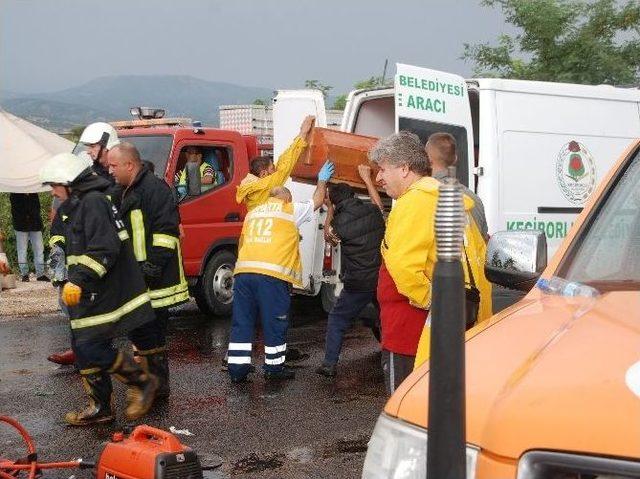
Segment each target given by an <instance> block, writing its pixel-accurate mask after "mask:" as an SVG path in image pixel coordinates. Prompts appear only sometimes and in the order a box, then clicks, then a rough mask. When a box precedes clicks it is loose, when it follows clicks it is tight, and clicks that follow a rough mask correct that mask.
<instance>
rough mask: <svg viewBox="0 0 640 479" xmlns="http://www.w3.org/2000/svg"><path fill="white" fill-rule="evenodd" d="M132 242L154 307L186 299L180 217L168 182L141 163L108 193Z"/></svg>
mask: <svg viewBox="0 0 640 479" xmlns="http://www.w3.org/2000/svg"><path fill="white" fill-rule="evenodd" d="M111 197H112V200H113V202H114V203H115V205H116V206H117V208H118V211H119V215H120V216H119V218H120V219H121V220H122V221H123V222H124V224H125V227H126V228H127V231H128V232H129V236H131V240H132V242H133V250H134V254H135V256H136V259H137V260H138V262H139V264H140V267H141V268H142V271H143V273H144V274H145V279H146V281H147V286H148V287H149V295H150V296H151V305H152V306H153V307H154V308H167V307H170V306H171V307H172V306H175V305H177V304H180V303H184V302H185V301H187V300H188V299H189V286H188V284H187V280H186V278H185V276H184V270H183V267H182V253H181V249H180V230H179V225H180V217H179V216H178V207H177V205H176V203H175V199H174V196H173V194H172V193H171V189H170V188H169V186H168V185H167V184H166V183H165V182H164V181H162V180H161V179H159V178H157V177H156V176H155V175H154V174H153V173H151V171H149V170H148V169H147V168H146V167H144V168H143V169H142V170H141V171H140V173H138V175H137V176H136V178H135V179H134V180H133V182H132V184H131V185H129V186H128V187H126V188H124V187H122V186H121V185H116V186H115V187H114V188H113V190H112V194H111Z"/></svg>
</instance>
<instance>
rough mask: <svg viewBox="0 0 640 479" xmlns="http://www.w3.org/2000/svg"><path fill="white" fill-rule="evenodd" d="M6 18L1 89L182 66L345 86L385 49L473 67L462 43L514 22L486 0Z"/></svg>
mask: <svg viewBox="0 0 640 479" xmlns="http://www.w3.org/2000/svg"><path fill="white" fill-rule="evenodd" d="M0 17H1V24H0V35H1V37H0V38H1V42H2V43H1V45H0V82H1V83H0V88H2V89H6V90H12V91H18V92H26V93H30V92H40V91H42V92H44V91H54V90H60V89H64V88H68V87H72V86H77V85H80V84H82V83H85V82H87V81H89V80H91V79H93V78H97V77H100V76H106V75H124V74H181V75H182V74H184V75H192V76H195V77H198V78H202V79H204V80H212V81H225V82H230V83H237V84H240V85H249V86H261V87H268V88H297V87H302V86H303V84H304V81H305V80H306V79H317V80H320V81H321V82H323V83H325V84H329V85H333V86H334V90H333V91H332V92H331V93H332V94H338V93H342V92H346V91H348V90H349V89H350V88H351V86H352V84H353V83H354V82H355V81H358V80H361V79H364V78H368V77H370V76H372V75H380V74H381V73H382V68H383V65H384V60H385V58H388V59H389V64H390V70H389V71H390V73H391V74H392V73H393V71H394V67H393V66H394V64H395V63H396V62H402V63H410V64H415V65H420V66H428V67H431V68H437V69H441V70H446V71H451V72H455V73H459V74H462V75H465V76H469V75H470V74H471V71H472V67H473V66H472V65H471V64H469V63H466V62H464V61H463V60H461V59H460V56H461V55H462V51H463V44H464V43H465V42H469V43H476V42H485V41H491V42H494V41H495V39H496V38H497V36H498V35H499V34H500V33H503V32H505V31H506V32H513V30H512V29H511V27H509V26H505V24H504V19H503V16H502V14H501V12H499V11H497V10H495V9H492V8H487V7H483V6H481V5H480V0H395V1H389V0H386V1H381V0H324V1H313V0H262V1H258V0H226V1H222V0H175V1H174V0H0Z"/></svg>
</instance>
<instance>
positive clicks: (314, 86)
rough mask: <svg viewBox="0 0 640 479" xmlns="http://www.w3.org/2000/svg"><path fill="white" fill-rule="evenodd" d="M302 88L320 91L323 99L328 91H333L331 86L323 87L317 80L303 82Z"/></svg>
mask: <svg viewBox="0 0 640 479" xmlns="http://www.w3.org/2000/svg"><path fill="white" fill-rule="evenodd" d="M304 87H305V88H310V89H313V90H320V91H321V92H322V95H323V96H325V97H326V96H327V93H329V90H332V89H333V87H332V86H330V85H325V84H324V83H321V82H320V81H319V80H305V81H304Z"/></svg>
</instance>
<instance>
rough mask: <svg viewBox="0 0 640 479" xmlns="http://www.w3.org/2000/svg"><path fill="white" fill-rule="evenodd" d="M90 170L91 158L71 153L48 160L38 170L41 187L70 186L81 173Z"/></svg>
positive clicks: (61, 154)
mask: <svg viewBox="0 0 640 479" xmlns="http://www.w3.org/2000/svg"><path fill="white" fill-rule="evenodd" d="M88 168H91V158H89V157H88V156H86V155H84V156H82V157H81V156H78V155H74V154H73V153H60V154H58V155H55V156H54V157H52V158H50V159H49V160H48V161H47V162H46V163H45V164H44V166H43V167H42V168H40V181H41V182H42V184H43V185H65V186H67V185H70V184H71V183H73V181H74V180H75V179H77V178H78V177H79V176H80V174H81V173H83V172H84V171H85V170H87V169H88Z"/></svg>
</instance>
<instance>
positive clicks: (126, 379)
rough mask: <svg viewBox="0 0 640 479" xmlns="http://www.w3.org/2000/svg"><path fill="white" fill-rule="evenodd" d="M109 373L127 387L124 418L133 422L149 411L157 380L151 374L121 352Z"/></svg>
mask: <svg viewBox="0 0 640 479" xmlns="http://www.w3.org/2000/svg"><path fill="white" fill-rule="evenodd" d="M109 372H111V374H113V376H114V377H115V378H116V379H117V380H118V381H120V382H122V383H124V384H126V385H127V386H128V389H127V409H126V410H125V412H124V414H125V416H126V418H127V419H128V420H130V421H134V420H136V419H139V418H141V417H142V416H144V415H145V414H146V413H147V412H148V411H149V409H151V405H152V404H153V400H154V399H155V397H156V391H157V390H158V384H159V381H158V378H157V377H156V376H154V375H153V374H151V373H146V372H145V371H144V370H143V369H142V368H141V367H140V366H138V365H137V364H136V363H134V362H133V360H132V359H131V358H129V356H127V355H125V354H122V352H120V353H119V354H118V359H116V362H115V364H114V365H113V366H112V367H111V369H110V371H109Z"/></svg>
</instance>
